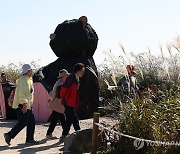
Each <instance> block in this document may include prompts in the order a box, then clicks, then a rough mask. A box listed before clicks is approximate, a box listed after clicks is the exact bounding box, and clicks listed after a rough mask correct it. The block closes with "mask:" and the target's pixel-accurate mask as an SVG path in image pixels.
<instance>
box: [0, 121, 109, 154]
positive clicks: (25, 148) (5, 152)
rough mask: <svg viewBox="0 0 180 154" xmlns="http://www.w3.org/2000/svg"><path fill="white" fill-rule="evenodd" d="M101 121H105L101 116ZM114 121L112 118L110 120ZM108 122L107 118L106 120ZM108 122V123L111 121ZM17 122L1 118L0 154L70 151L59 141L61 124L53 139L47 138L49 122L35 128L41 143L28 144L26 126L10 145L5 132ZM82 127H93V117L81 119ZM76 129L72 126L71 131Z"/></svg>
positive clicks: (56, 129)
mask: <svg viewBox="0 0 180 154" xmlns="http://www.w3.org/2000/svg"><path fill="white" fill-rule="evenodd" d="M100 121H104V118H101V119H100ZM108 121H109V122H112V121H111V120H108ZM106 122H107V120H106ZM109 122H108V123H109ZM15 124H16V121H15V120H2V119H0V154H36V153H38V154H41V153H43V154H59V153H65V154H66V153H69V152H67V151H63V147H64V143H60V142H59V138H60V136H61V133H62V128H61V126H60V125H58V126H56V128H55V131H54V132H53V136H55V138H53V139H52V140H47V139H46V131H47V129H48V126H49V123H37V124H36V129H35V140H37V141H40V144H39V145H33V146H32V145H26V144H25V136H26V134H25V133H26V128H24V129H23V130H22V131H21V132H20V133H19V134H18V135H17V136H16V137H15V138H14V139H13V140H11V146H8V145H7V144H6V143H5V141H4V137H3V135H4V133H6V132H8V131H9V130H10V129H11V128H12V127H13V126H14V125H15ZM80 126H81V129H88V128H92V126H93V119H87V120H81V121H80ZM73 131H74V129H73V127H71V131H70V133H72V132H73Z"/></svg>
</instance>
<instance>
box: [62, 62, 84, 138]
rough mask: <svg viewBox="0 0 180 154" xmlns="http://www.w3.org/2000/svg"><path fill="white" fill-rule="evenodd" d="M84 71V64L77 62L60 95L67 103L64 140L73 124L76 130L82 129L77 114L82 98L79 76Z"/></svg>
mask: <svg viewBox="0 0 180 154" xmlns="http://www.w3.org/2000/svg"><path fill="white" fill-rule="evenodd" d="M84 73H85V66H84V64H82V63H77V64H76V65H75V66H74V68H73V73H72V74H71V75H70V76H69V77H68V78H67V80H66V81H65V83H64V84H63V85H62V88H61V91H60V96H61V98H62V99H63V102H64V104H65V115H66V125H65V130H64V131H63V133H62V136H61V139H60V140H63V139H64V138H65V137H66V136H67V135H68V133H69V131H70V127H71V125H72V124H73V127H74V129H75V131H78V130H80V126H79V118H78V115H77V109H78V104H79V98H80V92H79V87H80V79H79V78H80V77H82V76H83V75H84Z"/></svg>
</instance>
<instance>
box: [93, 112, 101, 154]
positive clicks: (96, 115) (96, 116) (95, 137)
mask: <svg viewBox="0 0 180 154" xmlns="http://www.w3.org/2000/svg"><path fill="white" fill-rule="evenodd" d="M99 117H100V113H97V112H95V113H94V115H93V131H92V151H91V154H96V152H97V148H98V133H99V126H97V125H95V124H94V123H99Z"/></svg>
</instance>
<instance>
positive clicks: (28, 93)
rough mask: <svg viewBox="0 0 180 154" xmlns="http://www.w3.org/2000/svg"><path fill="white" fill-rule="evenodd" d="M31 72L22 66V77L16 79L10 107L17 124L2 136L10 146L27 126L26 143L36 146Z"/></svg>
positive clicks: (30, 69)
mask: <svg viewBox="0 0 180 154" xmlns="http://www.w3.org/2000/svg"><path fill="white" fill-rule="evenodd" d="M32 75H33V71H32V68H31V66H30V65H29V64H24V65H23V66H22V76H21V77H20V78H19V79H17V81H16V84H17V87H16V91H15V96H14V101H13V104H12V107H13V108H14V109H15V110H16V115H17V120H18V122H17V124H16V125H15V126H14V127H13V128H12V129H11V130H10V131H9V132H8V133H5V134H4V138H5V141H6V143H7V144H8V145H10V142H11V139H14V138H15V137H16V135H17V134H18V133H19V132H20V131H21V130H22V129H23V128H24V127H26V126H27V133H26V143H27V144H37V143H38V142H37V141H35V140H34V131H35V118H34V113H33V111H32V105H33V92H34V89H33V81H32Z"/></svg>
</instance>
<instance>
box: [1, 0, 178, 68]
mask: <svg viewBox="0 0 180 154" xmlns="http://www.w3.org/2000/svg"><path fill="white" fill-rule="evenodd" d="M179 6H180V1H179V0H124V1H123V0H111V1H110V0H91V1H84V0H76V1H75V0H69V1H62V0H6V1H3V0H0V20H1V21H0V65H7V64H8V63H11V62H14V63H18V62H24V63H29V62H30V61H32V60H35V61H37V60H38V59H40V60H41V65H47V64H49V63H50V62H53V61H54V60H56V59H57V57H56V56H55V55H54V53H53V52H52V50H51V49H50V46H49V34H50V33H53V32H54V30H55V28H56V26H57V25H58V24H59V23H61V22H63V21H64V20H66V19H74V18H79V17H80V16H82V15H86V16H87V17H88V21H89V23H90V24H91V25H92V27H93V28H94V29H95V30H96V32H97V34H98V36H99V44H98V48H97V50H96V54H95V55H94V58H95V61H96V63H101V62H102V61H103V58H104V56H103V51H104V50H109V49H111V50H112V53H113V54H115V55H120V54H121V55H122V51H121V50H120V48H119V43H120V42H121V43H122V44H123V45H124V46H125V48H126V50H127V51H128V52H134V53H140V52H145V51H147V47H148V46H150V47H151V49H152V51H153V53H154V54H160V53H159V51H158V48H159V43H162V44H163V45H164V46H165V45H166V42H167V41H171V40H172V39H174V38H175V37H176V36H177V35H178V34H180V13H179Z"/></svg>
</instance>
